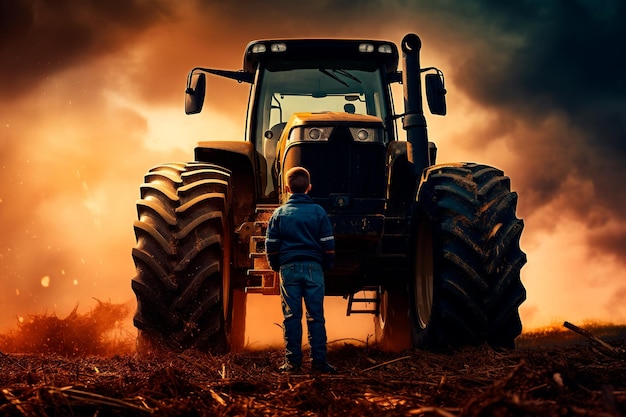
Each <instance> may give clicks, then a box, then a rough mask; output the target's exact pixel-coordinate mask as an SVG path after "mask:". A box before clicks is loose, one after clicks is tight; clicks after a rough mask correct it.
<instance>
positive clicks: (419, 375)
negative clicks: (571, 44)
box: [0, 305, 626, 417]
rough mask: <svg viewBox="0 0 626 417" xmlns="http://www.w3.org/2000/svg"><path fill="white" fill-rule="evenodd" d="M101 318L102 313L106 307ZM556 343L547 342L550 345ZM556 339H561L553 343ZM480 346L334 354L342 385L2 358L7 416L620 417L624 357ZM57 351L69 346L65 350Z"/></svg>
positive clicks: (243, 368)
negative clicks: (503, 349)
mask: <svg viewBox="0 0 626 417" xmlns="http://www.w3.org/2000/svg"><path fill="white" fill-rule="evenodd" d="M105 307H106V305H105ZM553 336H554V335H553ZM553 340H556V339H554V338H553ZM522 342H524V343H522V346H521V347H519V348H518V349H517V350H512V351H511V350H507V351H499V350H493V349H491V348H489V347H487V346H481V347H473V348H464V349H460V350H456V351H452V350H451V351H448V352H445V353H433V352H424V351H419V350H408V351H403V352H396V353H389V352H382V351H380V350H377V349H375V348H374V347H371V346H367V345H366V344H362V345H358V346H355V345H347V344H344V343H343V342H338V343H332V344H331V345H330V348H331V349H330V352H329V360H330V361H331V362H332V363H333V364H334V365H336V366H337V367H338V368H339V369H340V372H339V374H337V375H317V374H309V373H307V368H306V367H305V368H304V370H303V371H304V372H303V373H302V374H297V375H282V374H279V373H277V372H276V367H277V365H278V364H279V363H280V360H281V356H282V351H280V350H265V351H245V352H239V353H231V354H228V355H224V356H212V355H208V354H205V353H201V352H196V351H186V352H182V353H170V354H166V355H160V356H151V357H139V356H137V355H134V354H123V355H113V356H107V355H104V354H99V353H85V354H82V353H81V354H76V350H74V351H72V352H73V353H71V354H70V355H61V354H59V353H51V352H53V351H54V349H53V348H54V346H50V345H48V349H50V351H49V352H47V353H45V352H39V353H21V354H18V353H7V351H6V350H3V353H2V354H1V355H0V415H3V416H22V417H23V416H27V417H30V416H56V415H73V416H95V415H97V416H141V415H154V416H244V415H246V416H283V415H287V416H307V415H309V416H314V415H341V416H381V415H383V416H384V415H389V416H472V417H474V416H556V415H567V416H619V415H624V414H626V357H624V356H623V355H622V354H620V352H623V349H624V348H626V342H625V341H624V340H623V339H620V340H614V341H612V342H611V346H612V347H614V348H615V349H612V350H609V349H606V348H605V347H603V346H602V345H598V344H596V343H593V342H592V341H589V340H586V339H585V338H579V339H576V340H574V342H575V344H569V345H567V346H554V345H552V346H546V341H545V340H544V341H543V343H542V346H532V344H533V343H529V340H528V339H527V340H523V341H522ZM63 344H64V345H66V344H67V343H66V342H64V343H63Z"/></svg>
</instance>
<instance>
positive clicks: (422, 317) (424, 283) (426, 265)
mask: <svg viewBox="0 0 626 417" xmlns="http://www.w3.org/2000/svg"><path fill="white" fill-rule="evenodd" d="M416 244H417V247H416V248H415V251H416V253H415V285H414V286H413V291H414V294H413V297H414V300H415V308H416V310H417V311H416V314H417V318H418V322H419V325H420V327H421V328H422V329H425V328H426V326H427V325H428V322H429V320H430V313H431V310H432V306H433V282H434V279H433V275H434V271H433V238H432V230H431V227H430V224H429V222H428V221H427V220H426V219H422V220H420V223H419V228H418V232H417V242H416Z"/></svg>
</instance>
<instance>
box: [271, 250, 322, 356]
mask: <svg viewBox="0 0 626 417" xmlns="http://www.w3.org/2000/svg"><path fill="white" fill-rule="evenodd" d="M303 298H304V304H305V306H306V320H307V330H308V335H309V346H310V347H311V361H312V362H313V363H314V364H323V363H325V362H326V325H325V321H324V271H323V270H322V266H321V265H320V264H319V263H317V262H314V261H298V262H292V263H288V264H285V265H281V267H280V299H281V305H282V308H283V316H284V321H283V325H284V336H285V347H286V352H285V359H287V361H289V362H290V363H292V364H295V365H300V364H301V363H302V299H303Z"/></svg>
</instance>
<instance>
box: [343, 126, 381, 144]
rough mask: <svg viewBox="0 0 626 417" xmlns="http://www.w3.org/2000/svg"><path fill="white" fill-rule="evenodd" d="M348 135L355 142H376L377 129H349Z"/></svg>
mask: <svg viewBox="0 0 626 417" xmlns="http://www.w3.org/2000/svg"><path fill="white" fill-rule="evenodd" d="M350 134H351V135H352V139H354V141H355V142H378V136H379V132H378V129H371V128H364V127H351V128H350Z"/></svg>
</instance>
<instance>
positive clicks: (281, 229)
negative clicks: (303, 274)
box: [265, 193, 335, 271]
mask: <svg viewBox="0 0 626 417" xmlns="http://www.w3.org/2000/svg"><path fill="white" fill-rule="evenodd" d="M265 249H266V252H267V260H268V261H269V264H270V267H271V268H272V269H273V270H274V271H278V270H279V269H280V266H281V265H285V264H287V263H289V262H294V261H304V260H312V261H316V262H319V263H320V264H321V265H322V267H323V268H324V269H325V270H329V269H331V268H332V267H333V264H334V262H335V238H334V236H333V227H332V225H331V223H330V219H329V218H328V214H326V211H325V210H324V209H323V208H322V207H321V206H320V205H319V204H315V203H314V202H313V199H312V198H311V197H309V196H308V195H307V194H301V193H297V194H292V195H291V196H290V197H289V200H288V201H287V203H285V204H283V205H282V206H280V207H278V208H277V209H276V210H275V211H274V213H273V214H272V217H271V218H270V221H269V224H268V227H267V235H266V239H265Z"/></svg>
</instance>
